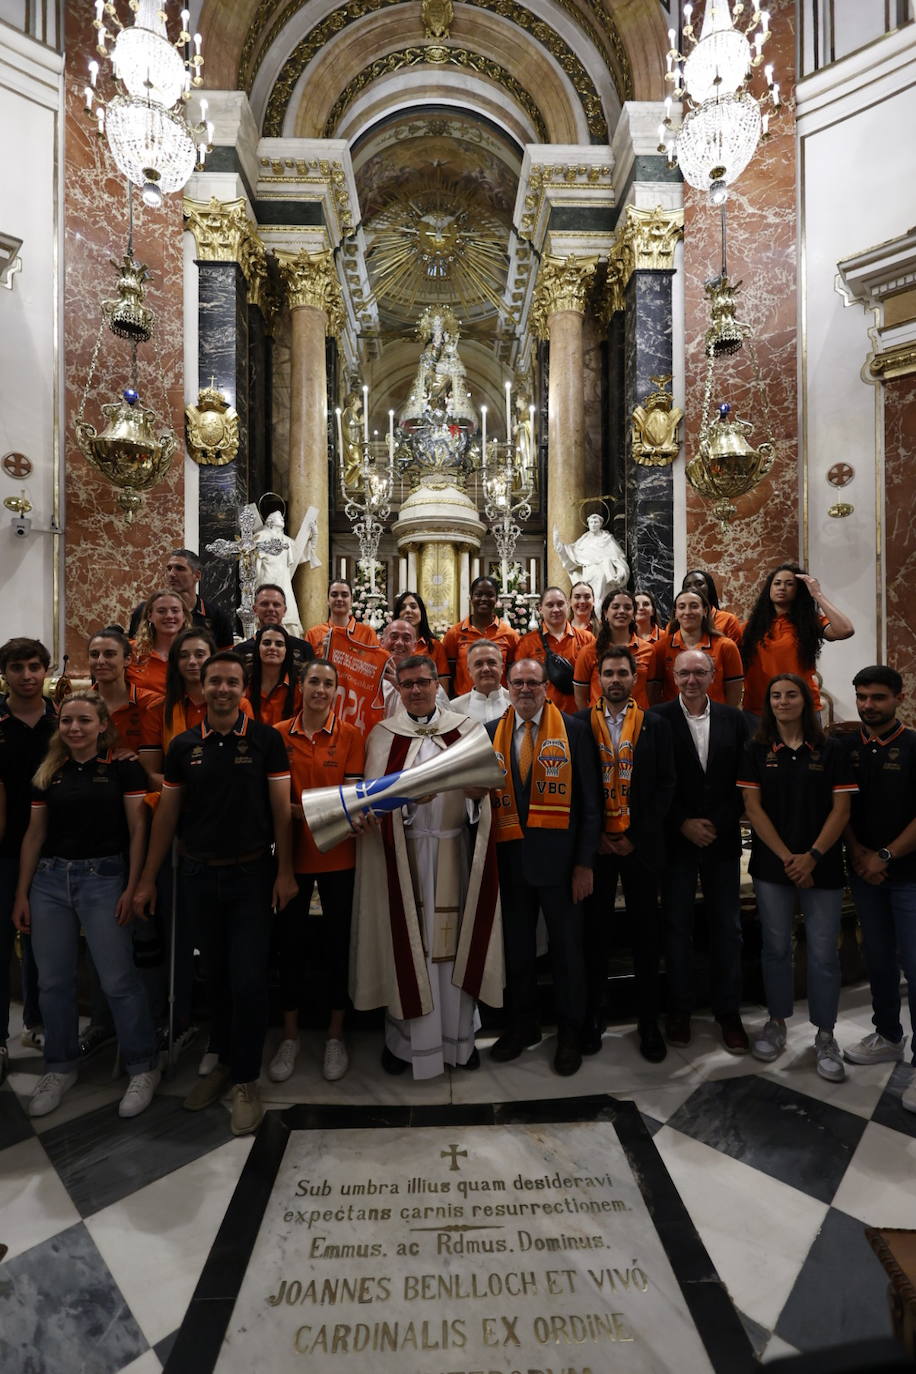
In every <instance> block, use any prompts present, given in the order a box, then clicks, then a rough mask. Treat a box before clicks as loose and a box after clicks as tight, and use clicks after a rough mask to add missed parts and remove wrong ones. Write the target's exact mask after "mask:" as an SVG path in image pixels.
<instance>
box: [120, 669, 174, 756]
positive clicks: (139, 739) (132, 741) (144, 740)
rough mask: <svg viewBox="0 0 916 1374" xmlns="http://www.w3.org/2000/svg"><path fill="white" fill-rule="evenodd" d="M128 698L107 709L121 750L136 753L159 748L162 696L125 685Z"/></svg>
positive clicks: (160, 745)
mask: <svg viewBox="0 0 916 1374" xmlns="http://www.w3.org/2000/svg"><path fill="white" fill-rule="evenodd" d="M127 693H128V700H127V704H126V706H120V707H119V708H118V710H117V711H112V712H111V723H112V725H113V726H114V730H115V734H116V735H117V737H118V745H119V747H120V748H121V749H130V750H132V751H133V753H135V754H138V753H139V752H140V750H141V749H161V748H162V698H161V697H158V696H156V694H155V692H147V691H144V690H143V688H142V687H135V686H134V685H133V683H132V682H129V683H128V684H127Z"/></svg>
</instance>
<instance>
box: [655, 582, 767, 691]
mask: <svg viewBox="0 0 916 1374" xmlns="http://www.w3.org/2000/svg"><path fill="white" fill-rule="evenodd" d="M685 649H699V650H700V652H701V653H704V654H706V655H707V657H708V658H709V659H710V661H711V662H712V665H713V668H714V669H715V673H714V676H713V679H712V682H711V683H710V684H709V688H708V695H709V698H710V700H711V701H719V702H722V703H723V704H724V705H725V706H740V705H741V688H742V686H743V683H744V673H743V670H742V667H741V655H740V653H739V652H738V646H737V645H736V644H735V642H734V640H732V639H729V637H728V635H724V634H722V632H721V631H720V630H717V629H716V627H715V626H714V624H713V622H712V608H711V607H710V604H709V602H708V601H707V600H706V596H705V594H704V593H703V592H701V591H699V590H698V589H697V588H694V590H693V591H689V592H679V593H678V595H677V597H676V598H675V602H674V615H673V617H672V619H671V621H670V622H669V625H668V628H667V630H666V631H665V633H664V634H663V635H662V636H661V637H660V639H659V641H658V643H657V644H656V645H655V649H654V656H653V659H652V670H651V672H650V673H649V700H650V701H651V703H652V705H653V706H654V705H655V704H656V702H659V701H673V700H674V698H675V697H676V696H677V695H678V689H677V686H676V685H675V681H674V660H675V659H676V658H677V656H678V654H682V653H683V652H684V650H685Z"/></svg>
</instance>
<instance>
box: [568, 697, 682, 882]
mask: <svg viewBox="0 0 916 1374" xmlns="http://www.w3.org/2000/svg"><path fill="white" fill-rule="evenodd" d="M590 715H591V710H587V711H577V712H576V717H575V718H576V720H581V721H584V723H585V727H586V729H587V730H588V731H589V733H591V728H592V727H591V722H590V720H589V716H590ZM593 738H594V736H593ZM675 785H676V778H675V772H674V754H673V745H672V740H671V729H670V727H669V725H668V723H667V721H664V720H661V719H659V717H658V716H654V715H652V713H651V712H649V711H647V712H646V714H645V716H644V717H643V723H642V729H641V730H640V732H639V739H638V740H637V741H636V749H635V751H634V754H633V773H632V776H631V778H630V824H629V827H628V829H627V830H626V831H625V832H624V833H625V834H626V837H627V839H628V840H629V841H630V843H631V844H632V845H633V846H634V847H635V849H636V855H637V857H638V858H639V859H641V860H642V861H643V862H645V863H648V864H652V865H661V864H663V863H664V861H665V849H666V844H665V818H666V817H667V815H668V810H669V808H670V806H671V802H672V800H673V798H674V792H675ZM598 803H599V807H600V808H601V812H602V816H603V814H604V796H603V791H602V787H601V774H600V766H599V774H598ZM602 827H603V822H602Z"/></svg>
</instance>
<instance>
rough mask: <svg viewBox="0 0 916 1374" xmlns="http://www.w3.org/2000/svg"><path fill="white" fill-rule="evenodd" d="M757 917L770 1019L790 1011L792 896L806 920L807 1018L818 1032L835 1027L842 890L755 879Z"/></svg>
mask: <svg viewBox="0 0 916 1374" xmlns="http://www.w3.org/2000/svg"><path fill="white" fill-rule="evenodd" d="M754 892H755V893H756V896H757V915H758V916H759V918H760V934H761V937H762V940H763V951H762V955H761V964H762V966H763V986H764V989H765V991H766V998H767V1009H768V1011H769V1013H770V1016H771V1017H773V1019H774V1020H778V1021H784V1020H785V1019H786V1018H787V1017H789V1016H791V1015H792V1012H793V1010H794V1006H795V1001H794V997H793V978H792V926H793V921H794V915H795V903H796V900H797V901H799V902H800V904H801V910H802V915H803V916H804V918H805V944H806V949H807V955H808V1019H809V1020H810V1021H811V1024H812V1025H814V1026H817V1027H818V1029H819V1030H832V1029H833V1027H834V1026H835V1025H836V1014H837V1006H838V1004H839V1000H840V956H839V953H838V951H837V939H838V938H839V934H840V914H841V910H842V905H843V892H842V889H841V888H832V887H831V888H827V887H807V888H798V887H789V886H788V885H787V884H784V883H767V882H764V881H763V880H762V879H760V878H755V879H754Z"/></svg>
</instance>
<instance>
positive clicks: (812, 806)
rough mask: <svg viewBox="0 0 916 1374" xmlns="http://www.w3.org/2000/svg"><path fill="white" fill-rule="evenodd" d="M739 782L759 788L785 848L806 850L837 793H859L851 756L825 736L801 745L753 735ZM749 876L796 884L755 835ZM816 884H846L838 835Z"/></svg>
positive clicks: (816, 874)
mask: <svg viewBox="0 0 916 1374" xmlns="http://www.w3.org/2000/svg"><path fill="white" fill-rule="evenodd" d="M738 786H739V787H753V788H756V789H757V790H759V792H760V804H761V806H762V807H763V809H764V811H765V812H766V814H767V816H768V817H769V819H770V820H771V821H772V823H773V825H774V826H775V827H776V831H777V833H778V835H779V837H780V839H781V840H783V841H784V842H785V845H786V848H787V849H789V850H790V851H791V853H793V854H805V853H807V851H808V850H809V849H810V848H811V846H812V845H813V844H814V843H815V842H816V840H817V837H818V835H819V834H820V832H821V827H822V826H823V824H824V821H825V820H826V819H827V816H828V815H829V813H830V810H831V808H832V806H833V797H834V793H836V792H855V789H856V785H855V783H854V782H853V780H852V774H851V772H850V768H849V760H848V759H847V757H846V754H845V752H844V750H843V749H841V747H840V746H839V744H837V742H836V740H832V739H828V740H825V741H824V743H823V744H822V745H818V746H816V747H813V746H811V745H809V744H803V745H802V746H801V748H800V749H790V748H789V747H788V745H785V744H776V745H774V746H773V747H772V748H771V747H770V746H769V745H766V744H758V743H757V742H756V741H755V740H749V741H748V744H747V746H746V748H745V753H744V766H743V768H742V770H741V777H740V779H739V782H738ZM750 871H751V876H752V877H754V878H762V879H763V881H764V882H767V883H783V884H785V885H786V886H787V887H792V886H793V885H794V884H793V883H792V880H791V878H788V877H787V876H786V871H785V869H784V868H783V865H782V860H781V859H780V858H779V857H778V856H777V855H776V854H774V853H773V851H772V849H770V847H769V846H768V845H766V844H764V843H763V840H761V839H759V838H758V836H757V835H755V836H754V842H753V846H752V849H751V862H750ZM811 876H812V878H813V879H814V886H815V887H826V888H836V887H842V886H843V885H844V876H843V847H842V844H841V842H840V840H837V842H836V844H834V845H833V846H832V847H831V848H830V849H828V850H827V852H826V853H825V854H824V857H823V858H822V859H820V860H819V862H818V863H816V864H815V866H814V872H813V874H812V875H811Z"/></svg>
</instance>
